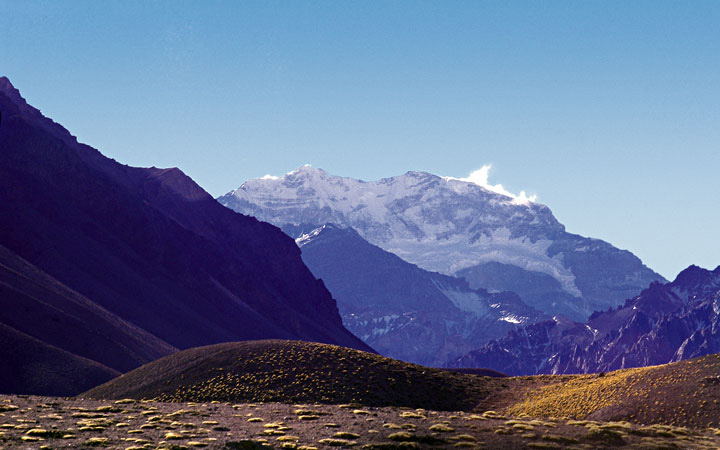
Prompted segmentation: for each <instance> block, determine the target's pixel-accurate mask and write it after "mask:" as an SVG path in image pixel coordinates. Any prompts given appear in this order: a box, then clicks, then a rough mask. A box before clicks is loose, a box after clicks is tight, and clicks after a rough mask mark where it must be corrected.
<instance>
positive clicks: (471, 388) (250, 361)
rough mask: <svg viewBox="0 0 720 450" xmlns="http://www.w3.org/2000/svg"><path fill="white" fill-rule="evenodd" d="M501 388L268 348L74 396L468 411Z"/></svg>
mask: <svg viewBox="0 0 720 450" xmlns="http://www.w3.org/2000/svg"><path fill="white" fill-rule="evenodd" d="M500 380H502V379H499V378H489V377H479V376H476V375H468V374H460V373H453V372H448V371H446V370H442V369H431V368H427V367H423V366H418V365H415V364H409V363H404V362H401V361H397V360H394V359H390V358H385V357H382V356H379V355H376V354H373V353H367V352H362V351H358V350H352V349H348V348H343V347H338V346H334V345H324V344H316V343H307V342H298V341H276V340H275V341H274V340H270V341H250V342H235V343H225V344H217V345H212V346H208V347H201V348H194V349H190V350H185V351H182V352H179V353H175V354H173V355H170V356H167V357H165V358H162V359H159V360H157V361H153V362H151V363H149V364H146V365H144V366H142V367H140V368H138V369H135V370H134V371H132V372H129V373H126V374H124V375H122V376H120V377H118V378H116V379H114V380H111V381H110V382H108V383H106V384H104V385H101V386H98V387H97V388H95V389H92V390H90V391H89V392H86V393H85V394H82V395H81V396H82V397H89V398H98V399H101V398H104V399H122V398H136V399H142V398H154V399H158V400H161V401H197V402H206V401H213V400H217V401H222V402H284V403H312V402H321V403H359V404H362V405H368V406H388V405H391V406H407V407H412V408H428V409H438V410H470V409H472V408H473V407H474V406H475V404H476V403H477V401H478V399H480V398H484V397H485V396H486V395H487V394H488V393H489V392H491V391H495V390H497V389H498V388H499V387H500V386H501V383H502V381H500Z"/></svg>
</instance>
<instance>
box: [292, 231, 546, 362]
mask: <svg viewBox="0 0 720 450" xmlns="http://www.w3.org/2000/svg"><path fill="white" fill-rule="evenodd" d="M283 230H284V231H286V232H287V233H288V234H290V235H291V236H293V235H295V236H296V237H298V236H297V234H296V233H297V232H301V229H298V228H297V227H292V228H290V227H283ZM297 242H298V244H299V245H300V247H301V249H302V258H303V261H305V264H307V266H308V267H309V268H310V270H311V271H312V272H313V274H315V276H316V277H318V278H322V280H323V281H324V282H325V284H326V286H327V287H328V289H330V292H331V293H332V294H333V297H335V299H336V300H337V302H338V307H339V308H340V314H341V316H342V317H343V322H344V324H345V326H346V327H347V328H348V329H349V330H350V331H352V332H353V333H355V335H356V336H358V337H359V338H361V339H363V340H364V341H365V342H366V343H368V344H369V345H370V346H372V347H373V348H374V349H376V350H377V351H379V352H380V353H381V354H383V355H385V356H389V357H391V358H396V359H400V360H402V361H407V362H413V363H416V364H422V365H425V366H432V367H438V366H441V365H443V364H445V363H446V362H448V361H450V360H453V359H455V358H457V357H459V356H462V355H463V354H465V353H467V352H469V351H471V350H473V349H475V348H477V347H479V346H481V345H483V344H485V343H486V342H488V341H489V340H491V339H498V338H500V337H502V336H504V335H505V334H507V332H508V331H509V330H512V329H515V328H518V327H520V326H523V325H526V324H528V323H533V322H537V321H538V320H545V319H547V318H548V316H546V315H543V314H542V313H540V312H539V311H537V310H535V309H533V308H531V307H529V306H528V305H526V304H525V303H524V302H523V300H522V299H520V297H518V296H517V295H516V294H514V293H512V292H496V293H492V294H491V293H489V292H487V291H486V290H484V289H471V288H470V287H469V286H468V282H467V281H465V280H463V279H460V278H455V277H450V276H447V275H442V274H439V273H436V272H430V271H427V270H423V269H422V268H420V267H418V266H416V265H415V264H410V263H408V262H406V261H404V260H402V259H401V258H400V257H398V256H396V255H394V254H392V253H389V252H387V251H385V250H383V249H382V248H380V247H378V246H375V245H373V244H370V243H369V242H367V241H366V240H365V239H363V238H362V237H361V236H360V235H359V234H358V233H357V232H356V231H355V230H353V229H352V228H342V227H339V226H335V225H332V224H326V225H323V226H322V227H319V228H317V229H314V230H309V231H305V232H304V233H302V235H301V236H299V239H298V240H297ZM507 319H510V320H511V321H512V322H511V321H508V320H507ZM513 322H516V323H513ZM418 343H422V345H418Z"/></svg>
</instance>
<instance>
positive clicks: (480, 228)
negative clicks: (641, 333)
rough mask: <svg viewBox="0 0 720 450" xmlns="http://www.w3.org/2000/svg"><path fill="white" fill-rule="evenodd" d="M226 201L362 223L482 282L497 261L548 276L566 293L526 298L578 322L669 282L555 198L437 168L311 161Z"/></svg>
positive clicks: (444, 269) (365, 231) (264, 214)
mask: <svg viewBox="0 0 720 450" xmlns="http://www.w3.org/2000/svg"><path fill="white" fill-rule="evenodd" d="M218 200H219V201H220V203H222V204H223V205H225V206H227V207H229V208H231V209H233V210H235V211H238V212H241V213H243V214H248V215H252V216H255V217H257V218H259V219H260V220H264V221H267V222H270V223H273V224H275V225H278V226H284V225H286V224H295V225H298V224H312V225H314V226H320V225H323V224H325V223H335V224H338V225H340V226H343V227H349V228H353V229H355V230H357V232H358V233H359V234H360V235H361V236H362V237H363V238H364V239H366V240H367V241H368V242H370V243H372V244H374V245H377V246H379V247H381V248H382V249H384V250H386V251H389V252H391V253H394V254H396V255H398V256H399V257H401V258H402V259H404V260H406V261H409V262H411V263H413V264H417V265H418V266H420V267H422V268H423V269H426V270H430V271H434V272H440V273H444V274H447V275H455V274H456V273H457V272H458V271H460V270H463V269H464V270H465V272H463V273H465V274H466V276H467V278H468V280H469V281H470V282H471V285H472V287H475V288H477V287H485V286H481V285H477V284H476V283H475V281H477V280H476V279H475V278H473V276H471V275H472V272H473V271H475V272H477V271H478V270H479V271H480V272H483V271H484V270H485V269H484V265H485V264H487V263H500V266H499V267H500V268H502V267H506V268H508V269H516V268H519V269H521V270H522V271H523V273H529V274H530V275H537V274H544V275H547V276H548V277H552V279H554V280H556V281H557V284H558V286H559V288H558V289H559V291H558V292H560V293H562V295H547V294H548V293H547V292H545V291H542V292H541V293H540V295H535V294H534V293H533V292H532V290H530V291H529V295H530V296H529V297H528V298H524V300H525V301H526V303H528V304H530V305H531V306H533V307H535V308H537V309H541V310H543V311H544V312H546V313H549V314H553V315H555V314H565V315H567V316H569V317H571V318H573V319H575V320H585V319H586V318H587V316H588V315H589V314H590V313H591V312H592V311H594V310H600V309H606V308H607V307H608V306H615V305H617V304H619V303H621V302H622V301H623V300H624V299H626V298H628V297H631V296H633V295H636V294H637V293H638V292H640V290H641V289H643V288H645V287H647V286H648V284H650V283H651V282H652V281H656V280H660V281H665V280H664V279H663V278H662V277H661V276H660V275H658V274H656V273H655V272H653V271H652V270H650V269H648V268H647V267H645V266H644V265H643V264H642V262H641V261H640V260H639V259H638V258H637V257H635V256H634V255H633V254H631V253H630V252H628V251H623V250H619V249H617V248H615V247H613V246H612V245H610V244H608V243H607V242H604V241H601V240H597V239H589V238H585V237H582V236H578V235H574V234H570V233H567V232H566V231H565V227H564V226H563V225H562V224H560V223H559V222H558V221H557V219H555V217H554V216H553V214H552V212H551V211H550V209H549V208H548V207H547V206H545V205H542V204H539V203H535V202H532V201H529V200H528V199H527V198H525V197H519V198H518V197H512V196H508V195H504V194H503V193H499V192H494V191H492V190H490V189H487V188H486V187H483V186H481V185H479V184H476V183H473V182H471V181H466V180H460V179H454V178H449V177H440V176H436V175H432V174H430V173H424V172H408V173H406V174H404V175H401V176H396V177H392V178H384V179H381V180H379V181H373V182H365V181H362V180H356V179H352V178H343V177H338V176H331V175H328V174H327V173H326V172H325V171H323V170H321V169H315V168H312V167H310V166H303V167H300V168H299V169H297V170H295V171H293V172H290V173H288V174H286V175H284V176H283V177H271V176H266V177H263V178H260V179H253V180H249V181H247V182H245V183H243V184H242V185H241V186H240V187H239V188H238V189H236V190H234V191H232V192H229V193H228V194H226V195H224V196H222V197H220V198H219V199H218ZM478 266H479V267H478ZM468 271H469V272H470V273H471V274H470V275H467V273H468ZM500 278H503V277H500ZM505 278H506V279H507V280H508V281H506V282H503V283H501V284H499V285H498V284H495V285H493V286H492V287H493V289H495V290H503V291H504V290H508V291H514V290H515V289H514V288H515V287H516V286H515V281H514V280H517V277H515V276H511V277H505ZM520 295H521V296H522V295H523V293H520Z"/></svg>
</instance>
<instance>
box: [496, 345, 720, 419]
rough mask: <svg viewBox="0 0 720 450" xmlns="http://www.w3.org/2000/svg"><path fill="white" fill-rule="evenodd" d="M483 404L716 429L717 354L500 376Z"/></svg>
mask: <svg viewBox="0 0 720 450" xmlns="http://www.w3.org/2000/svg"><path fill="white" fill-rule="evenodd" d="M506 381H507V383H508V388H507V389H506V390H504V391H501V392H498V393H496V395H494V396H493V397H492V398H490V399H488V401H487V402H485V404H484V405H483V406H484V407H487V408H490V407H494V408H502V409H504V410H505V412H506V413H508V414H512V415H520V414H527V415H529V416H533V417H569V418H574V419H589V420H600V421H618V420H626V421H631V422H635V423H641V424H667V425H678V426H687V427H694V428H706V427H716V428H717V427H720V404H719V403H720V354H714V355H708V356H704V357H700V358H695V359H689V360H686V361H681V362H677V363H672V364H664V365H661V366H652V367H641V368H635V369H624V370H617V371H614V372H608V373H606V374H600V375H598V374H593V375H559V376H553V375H539V376H533V377H515V378H508V379H506Z"/></svg>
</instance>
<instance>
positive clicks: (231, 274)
mask: <svg viewBox="0 0 720 450" xmlns="http://www.w3.org/2000/svg"><path fill="white" fill-rule="evenodd" d="M0 112H1V113H2V124H1V125H0V245H2V246H4V247H5V248H6V249H7V251H8V252H9V254H12V255H15V256H17V257H18V258H20V259H21V260H23V261H25V262H26V263H27V264H29V265H30V266H33V267H35V268H36V269H37V270H38V271H40V272H42V273H44V274H45V275H47V276H48V277H50V278H52V279H54V280H56V281H57V283H58V284H59V285H63V286H64V287H66V288H67V289H68V290H71V291H74V292H76V293H77V294H78V295H79V296H81V297H83V298H85V299H87V300H88V302H90V303H93V304H95V306H97V307H99V308H101V309H102V310H103V311H107V312H108V313H109V314H111V315H113V316H114V317H117V319H118V320H121V321H123V322H124V323H127V324H129V325H131V326H132V327H135V329H140V330H142V332H144V333H147V334H149V335H152V337H153V338H154V339H155V342H157V343H162V344H161V347H162V351H161V353H162V352H164V354H167V352H168V351H172V350H174V349H175V348H178V349H184V348H189V347H194V346H198V345H207V344H212V343H217V342H224V341H236V340H245V339H263V338H287V339H301V340H312V341H319V342H327V343H333V344H338V345H343V346H348V347H354V348H360V349H365V350H369V348H368V347H367V346H366V345H365V344H364V343H362V342H361V341H360V340H359V339H357V338H356V337H355V336H353V335H352V334H351V333H349V332H348V331H347V330H346V329H345V328H344V327H343V326H342V322H341V320H340V316H339V315H338V312H337V306H336V305H335V301H334V300H333V299H332V297H331V296H330V294H329V292H328V291H327V289H325V286H324V285H323V283H322V281H319V280H316V279H315V278H314V277H313V276H312V274H311V273H310V271H309V270H308V269H307V268H306V267H305V265H304V264H303V262H302V260H301V258H300V251H299V249H298V248H297V246H296V245H295V243H294V242H293V241H292V239H290V238H288V237H287V236H286V235H285V234H284V233H282V232H281V231H280V230H279V229H278V228H276V227H274V226H272V225H269V224H266V223H262V222H259V221H258V220H256V219H255V218H252V217H248V216H243V215H241V214H237V213H234V212H232V211H230V210H228V209H227V208H225V207H223V206H221V205H220V204H218V203H217V202H216V201H215V200H214V199H213V198H212V197H211V196H210V195H209V194H208V193H207V192H205V191H204V190H203V189H202V188H200V187H199V186H198V185H197V184H196V183H194V182H193V181H192V180H191V179H190V178H189V177H187V176H186V175H185V174H183V173H182V172H181V171H180V170H179V169H176V168H173V169H157V168H149V169H143V168H135V167H129V166H126V165H122V164H119V163H117V162H116V161H114V160H112V159H110V158H106V157H105V156H103V155H102V154H101V153H100V152H99V151H97V150H95V149H93V148H92V147H89V146H87V145H84V144H79V143H78V142H77V139H75V137H73V136H72V135H71V134H70V133H69V132H68V131H67V130H65V129H64V128H63V127H62V126H60V125H58V124H57V123H55V122H53V121H52V120H50V119H48V118H46V117H44V116H43V115H42V114H41V113H40V111H38V110H37V109H35V108H33V107H31V106H29V105H28V104H27V103H26V102H25V100H24V99H23V98H22V96H21V95H20V93H19V92H18V91H17V90H16V89H15V88H14V87H13V86H12V84H11V83H10V81H9V80H8V79H7V78H4V77H3V78H0ZM17 289H19V290H20V291H23V289H22V285H18V286H16V290H17ZM22 293H23V292H21V294H22ZM23 305H24V302H21V301H18V302H14V303H13V304H12V305H9V308H5V310H4V311H2V312H0V322H2V323H5V321H6V320H9V319H7V318H8V317H9V315H12V314H14V315H15V316H16V317H20V316H21V314H20V312H19V309H21V308H23V307H24V306H23ZM25 320H26V321H27V322H28V323H29V322H31V321H34V320H36V317H33V316H32V315H28V316H27V317H26V318H25ZM24 326H26V328H27V329H31V328H32V327H31V326H30V325H29V324H24ZM13 328H16V327H13ZM36 328H38V327H36ZM73 333H74V331H73V328H70V329H68V335H72V334H73ZM33 337H36V338H38V337H37V336H33ZM61 340H62V339H60V340H59V341H57V342H55V344H54V345H56V346H58V347H59V348H63V349H65V347H64V346H65V345H66V343H63V342H60V341H61ZM150 341H152V339H151V340H150ZM89 345H94V344H89ZM121 345H126V346H127V348H128V349H130V350H131V353H132V352H136V353H137V354H141V353H142V352H138V351H137V349H136V348H135V347H134V346H135V344H133V343H132V342H124V341H123V340H121ZM66 350H67V349H66ZM155 350H156V351H158V348H156V349H155ZM14 351H17V349H15V350H14ZM68 351H72V350H68ZM94 351H100V352H101V349H96V350H94ZM157 356H159V355H158V354H147V353H145V354H144V355H143V356H142V357H141V358H139V360H137V361H136V362H135V363H134V364H127V361H125V362H123V363H122V364H120V363H118V364H116V365H115V366H116V367H117V368H119V369H120V370H127V369H129V368H131V367H133V366H137V365H140V364H142V363H144V362H148V361H150V360H151V359H152V358H154V357H157Z"/></svg>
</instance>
